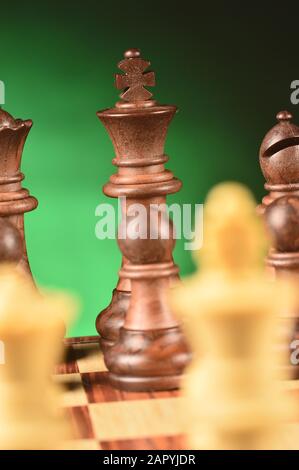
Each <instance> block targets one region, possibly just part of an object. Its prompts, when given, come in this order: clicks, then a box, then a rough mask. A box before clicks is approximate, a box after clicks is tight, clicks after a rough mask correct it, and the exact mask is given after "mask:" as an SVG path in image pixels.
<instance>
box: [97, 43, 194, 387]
mask: <svg viewBox="0 0 299 470" xmlns="http://www.w3.org/2000/svg"><path fill="white" fill-rule="evenodd" d="M149 65H150V63H149V62H148V61H146V60H144V59H142V58H141V57H140V51H139V50H138V49H130V50H128V51H126V52H125V54H124V59H123V60H122V61H121V62H120V63H119V65H118V66H119V68H120V70H121V71H122V72H123V74H118V75H116V86H117V88H119V89H122V90H124V91H123V93H122V94H121V101H119V102H118V103H117V104H116V106H115V107H114V108H111V109H106V110H104V111H100V112H98V117H99V119H100V120H101V122H102V123H103V124H104V126H105V127H106V129H107V131H108V133H109V135H110V138H111V140H112V143H113V146H114V150H115V154H116V156H115V158H114V160H113V164H114V165H115V166H116V167H117V169H118V171H117V173H116V174H114V175H112V176H111V177H110V181H109V182H108V183H107V184H106V185H105V186H104V193H105V194H106V195H107V196H110V197H114V198H121V197H125V198H126V199H125V200H122V203H121V205H122V215H123V221H122V223H121V226H120V228H119V233H118V244H119V247H120V250H121V252H122V255H123V265H122V268H121V270H120V282H121V283H124V284H125V285H127V286H128V290H125V291H123V290H120V291H119V289H118V288H117V289H116V291H115V293H114V297H113V301H112V304H111V306H110V307H108V309H107V310H106V311H105V312H104V314H102V315H103V317H102V319H101V317H99V318H98V320H97V325H98V331H99V333H100V334H101V335H103V337H104V342H105V343H106V348H105V349H104V358H105V363H106V365H107V368H108V370H109V377H110V381H111V382H112V383H113V384H114V385H115V386H117V387H120V388H123V389H125V390H139V391H148V390H167V389H174V388H177V387H178V386H179V384H180V379H181V376H182V374H183V371H184V369H185V366H186V365H187V363H188V361H189V359H190V353H189V350H188V347H187V344H186V341H185V339H184V337H183V334H182V332H181V329H180V325H179V322H178V320H177V319H176V318H175V316H174V315H173V313H172V311H171V310H170V308H169V305H168V302H167V291H168V288H169V287H170V286H171V285H172V283H173V282H174V281H175V280H177V278H178V267H177V266H176V265H175V264H174V262H173V257H172V251H173V248H174V237H173V228H172V222H171V220H170V219H169V218H168V216H167V213H166V211H164V212H163V210H162V212H159V214H156V215H157V217H156V218H155V220H156V222H155V224H156V226H154V227H153V226H152V222H153V220H152V219H153V218H151V210H152V206H153V205H156V206H157V205H158V206H161V207H163V205H164V206H165V202H166V196H167V195H168V194H172V193H175V192H177V191H179V189H180V188H181V182H180V181H179V180H178V179H177V178H175V177H174V176H173V174H172V172H171V171H169V170H166V169H165V167H164V164H165V163H166V162H167V160H168V157H167V156H166V155H165V153H164V143H165V139H166V134H167V129H168V126H169V124H170V122H171V120H172V118H173V117H174V115H175V113H176V107H175V106H172V105H171V106H170V105H160V104H158V103H157V102H156V101H155V100H153V99H152V94H151V93H150V91H148V90H147V89H146V88H145V87H150V86H154V84H155V75H154V73H153V72H150V71H147V68H148V67H149ZM137 204H139V205H142V207H143V208H144V211H145V226H146V228H145V232H146V236H145V237H142V238H135V237H134V236H132V233H133V232H134V231H135V229H136V228H137V226H138V224H139V219H138V215H137V214H136V212H135V208H136V205H137ZM151 230H153V231H154V232H155V233H156V237H155V238H154V239H153V238H152V237H150V233H151ZM165 233H168V234H169V236H168V237H165ZM119 292H122V294H121V295H120V294H119ZM123 292H126V293H127V294H126V298H124V297H123ZM114 302H115V303H114ZM109 338H113V341H112V342H111V343H112V344H111V343H110V347H107V344H108V342H107V339H109ZM113 343H114V344H113Z"/></svg>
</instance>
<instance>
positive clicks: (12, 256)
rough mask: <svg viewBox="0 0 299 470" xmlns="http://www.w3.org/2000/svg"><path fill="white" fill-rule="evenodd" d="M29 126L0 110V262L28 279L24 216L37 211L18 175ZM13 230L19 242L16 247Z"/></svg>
mask: <svg viewBox="0 0 299 470" xmlns="http://www.w3.org/2000/svg"><path fill="white" fill-rule="evenodd" d="M31 126H32V121H31V120H26V121H22V120H21V119H14V118H13V117H12V116H11V115H10V114H8V113H7V112H6V111H4V110H3V109H0V221H1V223H0V258H1V261H14V262H17V264H18V266H19V267H20V268H21V269H24V271H25V272H27V273H28V274H30V275H31V271H30V267H29V263H28V257H27V249H26V242H25V236H24V214H25V213H26V212H29V211H32V210H33V209H35V208H36V207H37V204H38V203H37V200H36V199H35V198H34V197H32V196H30V195H29V191H28V190H27V189H24V188H22V180H23V179H24V174H23V173H22V172H21V171H20V167H21V159H22V152H23V147H24V144H25V141H26V138H27V135H28V133H29V131H30V128H31ZM15 229H17V231H18V233H19V236H20V238H21V247H22V254H21V256H20V253H19V249H20V243H19V241H18V236H17V234H16V231H15Z"/></svg>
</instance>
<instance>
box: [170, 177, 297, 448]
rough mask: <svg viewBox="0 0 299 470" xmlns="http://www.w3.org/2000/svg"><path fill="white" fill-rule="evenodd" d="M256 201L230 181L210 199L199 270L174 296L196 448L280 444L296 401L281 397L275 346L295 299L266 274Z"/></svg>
mask: <svg viewBox="0 0 299 470" xmlns="http://www.w3.org/2000/svg"><path fill="white" fill-rule="evenodd" d="M255 207H256V206H255V202H254V200H253V198H252V197H251V195H250V193H249V192H248V191H247V190H246V189H245V188H244V187H242V186H240V185H237V184H234V183H230V184H228V183H226V184H222V185H219V186H218V187H216V188H215V189H214V190H213V191H212V192H211V194H210V196H209V197H208V200H207V203H206V206H205V213H204V245H203V248H202V250H200V252H198V253H195V258H196V260H197V259H199V262H200V267H201V271H200V272H199V273H196V274H195V275H194V276H193V277H192V278H191V279H187V280H186V281H185V283H183V285H182V286H178V287H177V288H176V289H175V290H174V292H173V293H172V294H171V302H172V305H173V308H174V310H175V311H176V312H177V313H178V314H179V315H180V317H181V318H182V319H183V321H184V324H185V331H186V334H187V338H188V339H189V341H190V344H191V348H192V350H193V353H194V359H193V363H192V365H191V366H190V368H189V370H188V371H187V374H186V378H185V382H184V384H183V390H184V395H185V400H186V410H187V416H188V418H187V422H186V432H187V435H188V443H189V446H190V448H192V449H266V448H267V449H270V448H274V449H275V448H279V447H280V446H281V445H282V441H281V436H282V435H283V432H284V427H283V426H284V421H287V420H288V419H290V417H291V414H292V403H291V401H290V399H288V398H287V397H286V396H282V392H281V387H280V385H279V381H278V375H279V370H280V368H279V365H280V364H281V362H283V361H285V360H286V358H285V357H281V355H280V354H279V353H278V352H277V351H276V350H275V348H274V340H275V335H276V332H277V318H278V316H279V315H280V313H281V310H282V309H284V308H287V307H288V306H289V304H290V303H292V302H293V300H294V296H293V290H292V288H291V286H290V285H288V284H283V283H280V284H278V283H276V284H275V283H273V282H272V281H270V279H268V278H267V277H266V275H265V272H264V269H263V261H262V258H263V255H264V253H265V247H266V244H265V236H264V232H263V227H262V225H261V222H260V220H259V219H258V217H257V216H256V214H255Z"/></svg>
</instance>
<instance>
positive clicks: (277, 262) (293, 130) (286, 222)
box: [258, 111, 299, 378]
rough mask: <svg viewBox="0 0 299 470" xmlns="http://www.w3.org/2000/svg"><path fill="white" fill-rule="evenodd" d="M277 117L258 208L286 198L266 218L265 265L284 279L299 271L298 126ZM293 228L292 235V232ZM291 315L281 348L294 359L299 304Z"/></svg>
mask: <svg viewBox="0 0 299 470" xmlns="http://www.w3.org/2000/svg"><path fill="white" fill-rule="evenodd" d="M276 117H277V120H278V124H276V126H274V127H273V128H272V129H271V130H270V131H269V132H268V133H267V134H266V136H265V138H264V140H263V142H262V144H261V148H260V157H259V158H260V166H261V169H262V172H263V174H264V176H265V179H266V184H265V189H266V190H267V191H268V194H267V195H266V196H265V197H264V198H263V201H262V204H261V205H260V206H259V208H258V209H259V213H260V214H261V216H263V215H264V214H265V211H266V209H267V207H269V208H270V205H272V203H273V202H274V201H276V200H278V199H279V198H282V197H283V199H282V201H281V202H279V203H278V204H277V205H276V204H274V205H273V207H272V208H271V210H270V211H269V213H268V215H267V219H268V222H267V220H266V223H267V225H268V228H269V231H270V233H271V234H272V240H273V243H274V246H273V249H271V250H270V253H269V255H268V257H267V261H266V265H267V267H268V270H269V271H270V272H272V274H273V275H277V276H278V277H281V276H282V277H285V275H286V274H287V273H288V274H293V273H295V271H296V269H298V268H296V264H297V263H298V261H296V259H297V258H296V256H297V254H296V253H297V251H298V250H297V248H296V247H295V244H296V230H297V227H296V223H297V226H298V212H297V216H296V202H295V201H296V197H297V196H299V127H298V126H296V125H295V124H293V123H292V122H291V120H292V115H291V113H289V112H288V111H280V112H279V113H278V114H277V116H276ZM293 197H295V198H294V199H293ZM287 201H289V202H290V204H289V203H288V202H287ZM291 201H293V202H294V204H295V205H293V203H292V202H291ZM296 217H297V222H296ZM290 228H291V229H292V230H293V232H290V231H289V229H290ZM279 230H280V233H278V232H279ZM284 250H285V251H284ZM293 279H296V276H293ZM297 279H298V278H297ZM297 282H298V281H297ZM288 316H289V317H290V318H287V317H286V313H285V312H281V328H282V330H283V329H284V328H287V329H289V328H290V325H291V323H293V334H292V336H291V338H289V339H288V340H287V343H286V344H280V345H279V347H287V348H289V354H290V356H291V355H292V347H291V345H292V343H293V340H295V339H296V338H299V302H298V306H297V307H296V308H295V309H294V311H293V312H292V313H290V312H289V313H288ZM290 367H291V369H292V372H293V374H292V376H293V378H296V377H299V367H298V366H294V365H293V366H290Z"/></svg>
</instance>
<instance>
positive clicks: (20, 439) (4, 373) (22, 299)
mask: <svg viewBox="0 0 299 470" xmlns="http://www.w3.org/2000/svg"><path fill="white" fill-rule="evenodd" d="M0 299H1V302H0V338H1V343H0V345H1V348H0V351H1V357H0V359H1V361H0V362H1V364H0V448H1V449H14V450H19V449H24V450H26V449H53V448H57V447H60V445H61V442H62V441H64V440H65V439H67V438H69V428H68V424H67V422H66V421H65V419H64V417H63V416H62V414H61V411H60V406H61V401H60V393H59V387H58V385H57V386H56V385H55V384H54V382H52V377H51V376H52V374H53V371H54V365H55V364H56V363H57V361H58V359H59V358H60V356H61V354H62V346H63V328H62V323H63V322H62V317H63V319H64V320H69V318H70V316H71V314H72V313H73V308H74V305H73V302H72V300H71V299H69V298H68V297H66V296H62V295H60V294H59V295H58V294H41V293H40V292H39V291H38V290H37V289H35V286H34V285H33V284H32V281H31V279H30V277H29V275H28V274H25V273H24V271H21V270H17V269H16V268H15V266H14V265H11V264H7V265H5V264H2V265H1V267H0Z"/></svg>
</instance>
